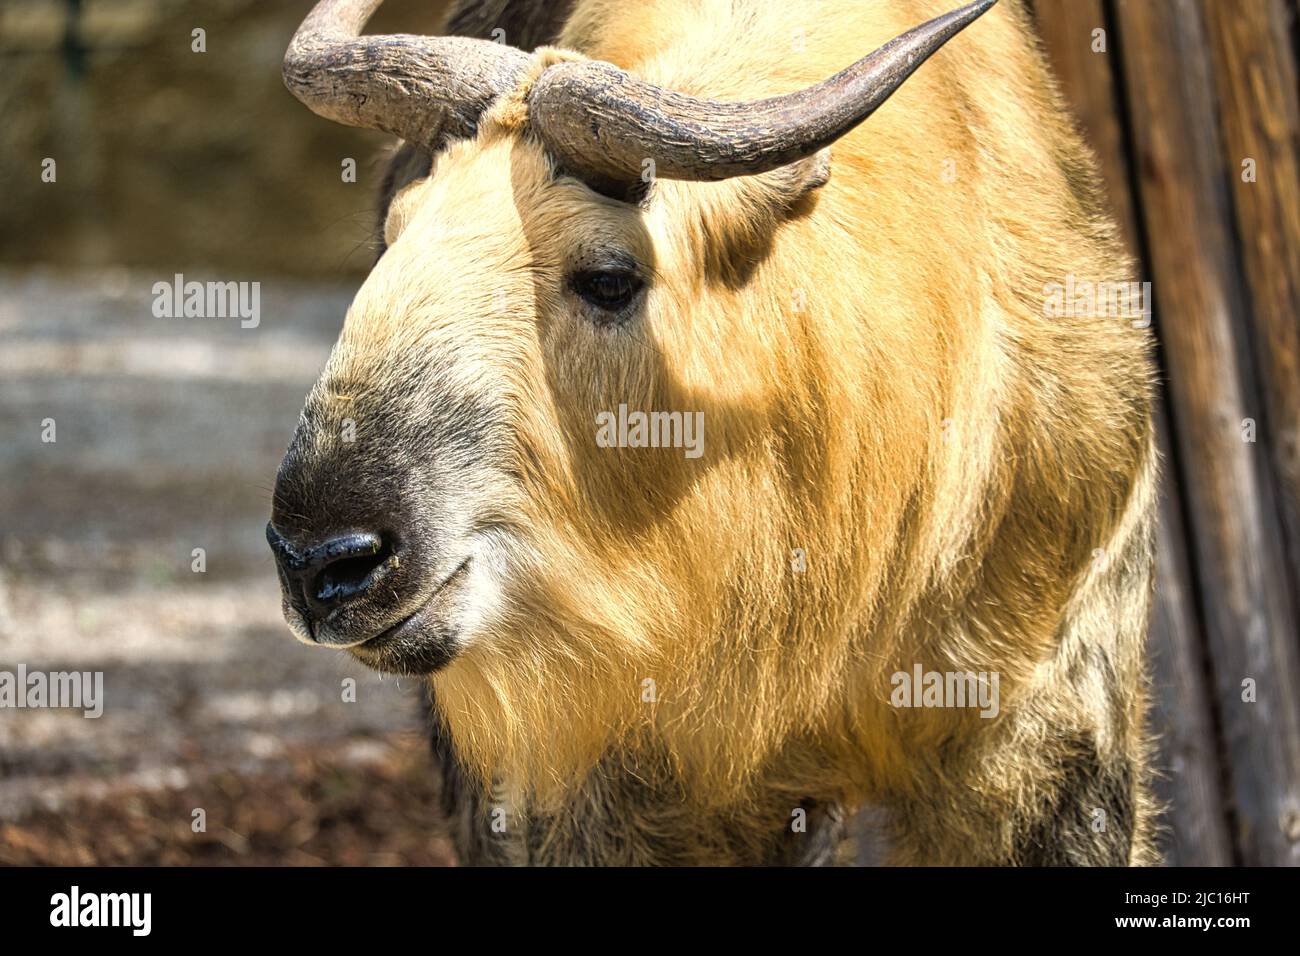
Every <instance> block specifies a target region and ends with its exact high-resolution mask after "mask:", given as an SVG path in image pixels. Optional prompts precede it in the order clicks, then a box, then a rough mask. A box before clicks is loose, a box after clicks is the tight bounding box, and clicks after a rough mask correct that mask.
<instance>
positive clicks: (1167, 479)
mask: <svg viewBox="0 0 1300 956" xmlns="http://www.w3.org/2000/svg"><path fill="white" fill-rule="evenodd" d="M1158 422H1159V424H1158V431H1159V432H1160V445H1161V457H1162V458H1163V459H1164V462H1165V471H1164V475H1163V476H1162V482H1161V494H1160V528H1159V536H1158V545H1157V555H1158V561H1157V566H1156V600H1155V608H1154V611H1153V614H1152V617H1151V633H1150V636H1149V637H1148V640H1147V647H1148V653H1149V654H1150V655H1151V660H1152V672H1153V673H1152V695H1151V696H1152V713H1151V716H1152V722H1151V723H1152V730H1153V731H1154V732H1155V733H1156V735H1157V738H1156V746H1157V748H1158V750H1157V753H1158V758H1157V766H1158V768H1159V770H1160V773H1161V775H1160V776H1159V777H1157V779H1156V783H1155V792H1156V797H1157V799H1158V800H1160V802H1161V803H1162V804H1163V805H1164V808H1165V811H1164V814H1163V816H1162V818H1161V824H1162V827H1163V833H1162V837H1161V840H1160V845H1161V853H1162V856H1163V857H1164V862H1165V863H1166V865H1168V866H1230V865H1231V864H1232V862H1233V859H1232V840H1231V838H1230V836H1229V834H1228V826H1227V815H1226V813H1225V809H1224V804H1223V793H1222V784H1221V779H1222V776H1221V767H1220V763H1219V755H1218V740H1217V737H1216V735H1215V730H1214V721H1213V719H1212V714H1211V707H1212V703H1211V696H1210V695H1211V691H1210V688H1209V687H1208V686H1207V683H1206V679H1205V664H1206V661H1205V648H1204V638H1203V635H1202V632H1201V624H1200V620H1199V618H1198V616H1197V601H1196V595H1195V593H1194V592H1193V590H1192V588H1193V583H1192V575H1191V572H1190V570H1189V569H1188V566H1187V536H1186V533H1185V530H1184V528H1183V520H1182V514H1181V510H1182V505H1181V500H1180V499H1181V495H1180V493H1179V490H1178V484H1177V482H1176V481H1175V480H1174V476H1173V471H1172V468H1173V463H1172V460H1171V454H1170V451H1169V449H1168V443H1169V436H1170V430H1169V421H1168V417H1167V416H1166V415H1165V410H1164V407H1163V405H1162V406H1161V408H1160V414H1159V418H1158Z"/></svg>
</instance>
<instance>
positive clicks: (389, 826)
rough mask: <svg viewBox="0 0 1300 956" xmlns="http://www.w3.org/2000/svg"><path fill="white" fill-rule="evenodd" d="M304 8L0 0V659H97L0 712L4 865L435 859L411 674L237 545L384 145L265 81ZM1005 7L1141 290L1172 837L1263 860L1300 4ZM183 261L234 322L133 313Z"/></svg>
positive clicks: (48, 663)
mask: <svg viewBox="0 0 1300 956" xmlns="http://www.w3.org/2000/svg"><path fill="white" fill-rule="evenodd" d="M445 3H446V0H389V2H388V3H386V4H385V6H384V7H383V8H382V10H381V12H380V14H379V16H378V17H377V18H376V20H375V22H374V23H373V24H372V26H371V28H370V31H371V32H414V33H420V32H433V30H434V28H435V25H436V24H437V23H438V22H439V19H440V16H441V8H442V7H443V6H444V5H445ZM309 6H310V4H309V3H307V2H306V0H303V2H297V0H292V2H290V0H285V2H275V3H267V2H259V0H204V2H198V0H4V2H3V3H2V4H0V120H2V121H3V122H2V123H0V182H2V183H3V184H4V195H3V199H2V200H0V669H10V670H12V669H14V668H16V667H17V665H18V664H20V663H23V664H26V665H27V666H28V667H29V668H31V669H34V670H35V669H40V670H47V671H56V670H101V671H104V672H105V675H106V676H105V694H106V706H105V708H104V715H103V716H102V717H101V718H99V719H97V720H88V719H84V718H83V717H82V716H81V715H80V712H76V711H60V710H27V711H13V710H5V711H0V863H62V864H89V863H146V864H147V863H185V862H202V863H235V864H238V863H295V864H296V863H302V864H312V863H353V864H368V863H440V864H441V863H450V862H453V858H452V854H451V852H450V850H449V848H448V844H447V841H446V839H445V837H444V835H443V827H442V821H441V818H440V816H439V813H438V810H437V799H436V789H437V781H436V779H435V778H434V776H433V770H432V767H431V765H430V762H429V761H428V760H427V758H426V756H425V739H424V732H423V726H422V720H421V713H420V711H421V703H420V701H419V692H418V685H417V683H416V682H413V681H398V680H395V679H393V678H380V677H378V676H376V675H373V674H371V673H370V672H369V671H366V670H365V669H363V668H361V667H359V666H358V665H356V664H354V663H352V662H351V660H350V659H349V658H347V657H346V656H345V655H342V654H340V655H338V656H335V657H332V656H331V655H330V654H328V653H324V652H316V653H311V652H307V651H306V650H305V649H303V648H300V647H298V646H297V645H295V644H294V643H293V641H292V639H291V638H290V637H289V635H288V633H287V630H286V628H285V627H284V625H283V623H282V621H281V618H280V612H279V596H278V591H277V588H276V583H275V573H274V568H273V565H272V563H271V560H270V556H269V552H268V551H267V549H266V546H265V544H264V541H263V537H262V527H263V525H264V523H265V520H266V517H267V515H268V513H269V504H268V500H269V492H270V486H271V483H272V481H273V480H274V475H275V469H276V466H277V465H278V463H279V459H280V456H281V454H282V452H283V449H284V446H285V444H286V442H287V441H288V438H289V436H290V433H291V431H292V428H293V425H294V423H295V422H296V419H297V415H298V412H299V409H300V407H301V402H302V398H303V396H304V395H305V393H306V391H307V389H308V388H309V386H310V385H311V383H312V381H313V380H314V379H315V376H316V374H317V371H318V370H319V368H320V366H321V364H322V363H323V361H324V358H325V356H326V355H327V353H328V350H329V347H330V345H331V344H332V342H333V340H334V338H335V336H336V334H337V332H338V328H339V326H340V324H341V322H342V317H343V314H344V311H345V309H346V307H347V304H348V302H349V300H350V298H351V295H352V293H353V292H354V291H355V288H356V287H357V285H358V284H359V282H360V280H361V278H362V277H363V276H364V274H365V271H366V269H367V268H368V267H369V264H370V262H371V258H372V256H373V247H372V233H373V226H374V223H373V200H374V194H375V191H376V189H377V186H378V177H379V175H380V173H381V170H382V153H383V151H384V149H385V148H386V146H387V145H388V139H387V138H386V137H384V136H382V135H380V134H375V133H369V132H366V131H361V130H351V129H344V128H342V127H338V126H335V125H333V124H330V123H328V122H326V121H324V120H321V119H318V118H316V117H315V116H313V115H312V114H311V113H309V112H308V111H307V110H306V109H305V108H303V107H302V106H300V105H299V104H298V103H297V102H296V101H295V100H293V99H292V97H290V96H289V94H288V93H287V92H286V91H285V90H284V88H283V87H282V85H281V82H280V62H281V58H282V56H283V53H284V48H285V46H286V44H287V43H288V39H289V37H290V36H291V34H292V32H293V30H294V29H295V28H296V26H297V25H298V23H299V22H300V20H301V19H302V17H303V16H304V15H305V13H306V11H307V9H308V8H309ZM1033 13H1034V16H1035V19H1036V22H1037V24H1038V27H1039V28H1040V30H1041V33H1042V38H1043V42H1044V48H1045V50H1046V51H1047V53H1048V55H1049V57H1050V58H1051V60H1052V61H1053V63H1054V65H1055V66H1056V68H1057V71H1058V74H1059V76H1060V78H1061V81H1062V86H1063V88H1064V90H1065V92H1066V94H1067V97H1068V98H1069V100H1070V101H1071V104H1072V106H1073V107H1074V109H1075V111H1076V113H1077V115H1078V117H1079V120H1080V124H1081V127H1082V128H1083V129H1084V131H1085V133H1086V135H1087V136H1088V138H1089V139H1090V140H1091V141H1092V143H1093V145H1094V147H1095V148H1096V150H1097V152H1098V155H1099V157H1100V159H1101V161H1102V167H1103V170H1104V173H1105V177H1106V180H1107V185H1108V191H1109V195H1110V198H1111V201H1112V203H1113V205H1114V208H1115V212H1116V215H1117V218H1118V219H1119V221H1120V223H1121V226H1122V228H1123V229H1124V231H1125V233H1126V236H1127V237H1128V240H1129V245H1130V248H1131V249H1132V250H1133V252H1134V254H1135V256H1136V257H1137V258H1138V259H1139V262H1140V271H1141V274H1142V278H1144V279H1149V280H1150V281H1151V282H1152V285H1153V291H1154V297H1155V306H1156V309H1155V312H1156V314H1155V323H1156V326H1157V331H1158V334H1159V339H1160V364H1161V374H1162V378H1163V380H1164V384H1165V398H1166V401H1165V402H1163V403H1162V406H1161V409H1160V412H1159V421H1160V428H1161V433H1162V443H1163V448H1164V454H1165V460H1166V481H1165V494H1164V500H1163V504H1162V517H1163V526H1162V532H1161V534H1162V538H1161V556H1160V575H1159V584H1158V593H1157V608H1156V613H1155V616H1154V619H1153V627H1152V640H1151V656H1152V661H1153V675H1154V676H1153V687H1152V696H1153V700H1154V703H1155V711H1154V715H1153V718H1154V724H1155V727H1154V729H1155V730H1156V731H1157V732H1158V734H1159V739H1158V747H1159V765H1160V768H1161V773H1162V776H1161V779H1160V782H1159V790H1160V792H1161V795H1162V797H1163V798H1164V799H1165V800H1166V801H1167V803H1168V804H1169V812H1168V814H1167V818H1166V821H1167V832H1166V833H1165V835H1164V838H1163V845H1164V851H1165V857H1166V861H1167V862H1168V863H1170V864H1172V865H1185V864H1207V865H1231V864H1295V863H1297V862H1300V665H1298V663H1297V659H1298V656H1300V632H1298V631H1297V625H1296V620H1297V618H1296V612H1297V607H1296V600H1295V595H1296V594H1300V423H1298V422H1297V416H1300V111H1298V110H1297V95H1298V87H1297V73H1296V63H1297V53H1298V51H1300V25H1298V24H1300V0H1036V2H1035V3H1034V4H1033ZM195 30H202V31H203V34H202V38H203V45H204V47H205V51H204V52H196V51H195V50H194V45H195V42H196V41H195V35H194V31H195ZM347 159H352V160H355V162H356V170H357V174H356V181H355V182H347V181H345V178H344V176H343V175H342V174H341V173H342V164H343V163H344V161H345V160H347ZM48 160H53V167H52V169H53V175H54V179H53V181H52V182H51V181H46V180H47V179H48V178H49V170H50V169H51V167H50V164H49V163H48V162H47V161H48ZM176 273H183V274H184V276H185V279H186V280H187V281H191V280H198V281H208V280H219V281H231V280H233V281H253V280H257V281H259V282H260V283H261V313H262V315H261V323H260V325H259V327H258V328H257V329H256V330H253V329H242V328H240V324H239V322H238V321H235V320H220V319H205V320H194V319H190V320H170V319H159V318H155V317H154V316H153V314H152V311H151V307H152V303H153V293H152V287H153V284H154V283H155V282H159V281H164V282H170V281H171V280H172V276H173V275H174V274H176ZM49 419H52V420H53V421H54V427H55V429H56V438H57V440H56V441H54V442H52V443H51V442H48V441H43V440H42V435H43V432H46V431H47V428H46V425H45V423H46V420H49ZM196 548H201V549H203V555H204V562H205V569H204V570H203V571H201V572H198V571H195V570H194V561H195V558H194V549H196ZM349 682H354V683H349ZM196 810H203V811H204V814H203V817H204V819H205V824H206V825H205V828H204V829H203V830H202V832H195V823H194V821H195V811H196Z"/></svg>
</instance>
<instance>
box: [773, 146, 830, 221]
mask: <svg viewBox="0 0 1300 956" xmlns="http://www.w3.org/2000/svg"><path fill="white" fill-rule="evenodd" d="M767 178H768V179H770V180H771V182H772V183H773V184H774V185H775V186H776V188H777V190H778V191H779V193H780V194H781V198H782V200H783V201H784V203H785V205H786V207H787V208H793V207H794V206H795V205H796V204H797V203H798V202H799V201H800V200H801V199H803V198H804V196H806V195H808V193H810V192H812V191H813V190H815V189H820V188H821V187H822V186H825V185H826V183H827V182H829V181H830V178H831V150H830V147H829V146H828V147H826V148H825V149H819V150H818V151H817V152H815V153H813V154H812V155H811V156H809V157H807V158H805V159H800V160H796V161H795V162H793V163H787V164H786V165H784V166H780V167H778V168H776V169H774V170H772V171H771V172H770V173H768V174H767Z"/></svg>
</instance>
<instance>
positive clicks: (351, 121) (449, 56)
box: [283, 0, 528, 149]
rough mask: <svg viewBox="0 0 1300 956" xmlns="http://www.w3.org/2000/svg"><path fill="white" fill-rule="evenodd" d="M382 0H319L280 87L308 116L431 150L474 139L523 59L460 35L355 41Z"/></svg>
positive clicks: (288, 55) (289, 55) (294, 44)
mask: <svg viewBox="0 0 1300 956" xmlns="http://www.w3.org/2000/svg"><path fill="white" fill-rule="evenodd" d="M382 2H383V0H321V2H320V3H318V4H316V6H315V7H313V8H312V11H311V13H309V14H308V15H307V19H306V20H304V21H303V22H302V26H300V27H299V28H298V32H297V33H295V34H294V36H293V40H291V41H290V43H289V49H288V50H287V51H285V54H284V70H283V72H284V85H285V86H287V87H288V88H289V92H291V93H293V95H294V96H296V97H297V98H298V99H300V100H301V101H302V102H303V103H305V104H306V105H307V106H308V107H309V108H310V109H311V110H312V111H313V112H315V113H318V114H320V115H321V116H324V117H325V118H326V119H331V120H334V121H335V122H336V123H343V124H344V125H347V126H364V127H368V128H370V129H379V130H383V131H384V132H386V133H392V134H394V135H396V136H400V137H402V138H403V139H405V140H408V141H410V142H412V143H417V144H419V145H421V146H423V147H425V148H426V149H432V148H434V147H436V146H437V144H438V142H439V141H440V140H441V139H442V138H443V137H444V136H469V135H472V134H473V133H474V130H475V127H476V125H477V123H478V118H479V115H480V114H481V113H482V112H483V110H484V109H485V108H486V107H487V106H488V104H490V103H491V102H492V101H493V100H494V99H495V98H496V97H497V96H498V95H499V94H501V93H504V92H506V91H508V90H510V89H513V88H514V86H515V83H516V82H517V80H518V78H519V75H520V73H521V72H522V71H523V69H524V67H525V66H526V65H527V63H528V56H527V54H525V53H523V52H521V51H519V50H517V49H515V48H514V47H509V46H505V45H504V44H501V43H493V42H491V41H488V40H476V39H470V38H468V37H420V36H410V35H406V34H399V35H394V36H361V35H360V34H361V30H362V28H364V27H365V25H366V22H367V21H368V20H369V19H370V16H371V14H372V13H374V12H375V10H376V9H377V8H378V6H379V4H380V3H382Z"/></svg>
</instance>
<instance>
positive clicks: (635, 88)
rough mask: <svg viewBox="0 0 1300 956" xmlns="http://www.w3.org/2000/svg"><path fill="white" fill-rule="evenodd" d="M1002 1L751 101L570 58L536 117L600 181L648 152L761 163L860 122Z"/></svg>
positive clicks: (982, 0)
mask: <svg viewBox="0 0 1300 956" xmlns="http://www.w3.org/2000/svg"><path fill="white" fill-rule="evenodd" d="M995 3H997V0H976V2H975V3H970V4H967V5H966V6H964V7H962V8H961V9H959V10H954V11H953V12H951V13H948V14H945V15H944V16H941V17H937V18H935V19H934V20H931V21H929V22H928V23H924V24H922V25H921V26H919V27H916V28H915V29H913V30H909V31H908V32H907V33H904V34H902V35H901V36H899V37H896V38H895V39H893V40H890V41H889V42H888V43H886V44H885V45H884V46H882V47H880V49H878V50H876V51H875V52H874V53H872V54H870V55H869V56H866V57H864V58H863V59H861V60H859V61H858V62H857V63H854V64H853V65H852V66H850V67H849V68H848V69H846V70H842V71H841V72H839V73H836V74H835V75H834V76H832V77H831V78H830V79H828V80H825V81H823V82H821V83H818V84H817V85H816V86H812V87H809V88H807V89H804V90H800V91H799V92H797V93H790V94H788V95H786V96H777V97H773V98H771V99H766V100H755V101H753V102H749V103H719V102H716V101H714V100H701V99H695V98H693V97H689V96H683V95H681V94H680V93H674V92H672V91H671V90H664V89H660V88H659V87H657V86H654V85H652V84H650V83H645V82H643V81H641V80H638V79H636V78H635V77H632V76H629V75H628V74H627V73H624V72H623V71H622V70H620V69H618V68H617V67H614V66H613V65H611V64H609V63H601V62H597V61H577V62H570V63H561V64H557V65H555V66H552V67H551V68H550V69H548V70H546V72H544V73H543V74H542V75H541V76H540V77H539V78H538V79H537V82H536V83H535V84H534V85H533V88H532V90H531V92H530V94H529V100H528V103H529V107H528V113H529V119H530V120H531V122H532V124H533V127H534V129H535V130H536V131H537V133H538V135H539V136H540V137H541V138H542V140H543V141H544V142H545V143H546V145H547V147H548V148H550V149H551V150H552V151H553V152H554V153H555V154H556V155H557V156H558V157H560V158H561V159H562V160H563V162H564V163H565V165H566V166H567V167H568V168H569V170H570V171H572V172H573V173H574V174H576V175H578V176H580V177H582V178H584V179H586V180H588V181H589V182H593V183H620V182H627V181H629V180H635V179H637V178H639V177H640V174H641V164H642V162H643V161H644V160H645V159H647V158H650V159H653V160H654V163H655V175H656V176H663V177H665V178H668V179H695V180H716V179H727V178H728V177H731V176H743V175H747V174H751V173H761V172H764V171H766V170H769V169H774V168H776V167H778V166H784V165H785V164H787V163H790V162H794V161H795V160H798V159H802V158H804V157H805V156H810V155H812V154H813V153H815V152H817V150H819V149H821V148H822V147H824V146H827V145H829V144H830V143H832V142H834V141H835V140H836V139H838V138H839V137H841V136H843V135H844V134H845V133H847V132H848V131H849V130H851V129H852V128H853V127H855V126H857V125H858V124H859V123H861V122H862V121H863V120H864V119H866V118H867V117H868V116H870V115H871V114H872V113H873V112H874V111H875V110H876V109H877V108H878V107H879V106H880V105H881V104H882V103H884V102H885V100H887V99H888V98H889V97H890V95H891V94H892V93H893V92H894V91H895V90H896V89H898V87H899V86H900V85H901V84H902V82H903V81H904V80H906V79H907V78H908V77H909V76H910V75H911V74H912V71H914V70H915V69H916V68H917V67H919V66H920V65H921V64H922V63H924V62H925V61H926V59H927V58H928V57H929V56H930V55H931V54H932V53H934V52H935V51H936V50H938V49H939V48H940V47H941V46H943V45H944V44H945V43H946V42H948V40H950V39H951V38H952V37H954V36H955V35H956V34H957V33H959V32H960V31H961V30H962V29H963V28H965V27H966V26H968V25H969V24H970V23H972V22H973V21H974V20H975V19H976V18H978V17H979V16H980V15H981V14H983V13H984V12H985V11H987V10H988V9H989V8H990V7H992V6H993V5H994V4H995Z"/></svg>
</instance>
